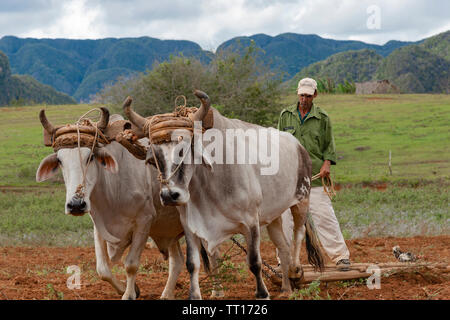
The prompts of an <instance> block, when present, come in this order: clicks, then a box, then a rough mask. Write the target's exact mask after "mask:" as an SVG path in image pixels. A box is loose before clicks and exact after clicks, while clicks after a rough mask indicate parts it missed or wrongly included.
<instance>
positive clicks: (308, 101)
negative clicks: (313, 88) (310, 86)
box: [298, 92, 317, 109]
mask: <svg viewBox="0 0 450 320" xmlns="http://www.w3.org/2000/svg"><path fill="white" fill-rule="evenodd" d="M316 96H317V92H315V93H314V95H310V94H306V93H302V94H299V95H298V101H299V103H300V106H301V107H302V108H303V109H309V108H311V106H312V103H313V100H314V98H315V97H316Z"/></svg>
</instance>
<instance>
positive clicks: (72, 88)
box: [0, 33, 410, 101]
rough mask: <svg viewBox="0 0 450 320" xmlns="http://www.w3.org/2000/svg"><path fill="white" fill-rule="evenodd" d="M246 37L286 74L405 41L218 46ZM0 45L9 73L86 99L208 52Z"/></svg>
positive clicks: (63, 43)
mask: <svg viewBox="0 0 450 320" xmlns="http://www.w3.org/2000/svg"><path fill="white" fill-rule="evenodd" d="M251 40H254V41H255V44H256V46H257V47H259V48H261V49H262V51H263V52H264V54H263V56H262V57H263V60H264V62H265V63H267V64H268V65H270V66H271V68H272V69H273V70H274V71H279V72H283V73H284V74H285V77H286V78H290V77H292V76H293V75H295V74H296V73H297V72H298V71H299V70H300V69H302V68H303V67H305V66H307V65H309V64H311V63H314V62H316V61H319V60H322V59H325V58H327V57H328V56H330V55H332V54H334V53H337V52H342V51H347V50H358V49H366V48H369V49H374V50H375V51H376V52H378V53H379V54H380V55H383V56H385V55H388V54H389V53H390V52H392V51H393V50H394V49H396V48H398V47H401V46H405V45H408V44H410V43H407V42H400V41H389V42H388V43H386V44H385V45H383V46H379V45H373V44H367V43H364V42H361V41H341V40H332V39H324V38H321V37H319V36H316V35H301V34H294V33H285V34H280V35H278V36H275V37H271V36H268V35H264V34H258V35H254V36H251V37H239V38H233V39H231V40H229V41H226V42H224V43H223V44H221V45H220V46H219V47H218V52H221V51H223V50H225V49H231V50H232V49H236V45H237V43H242V44H243V45H247V44H248V43H249V42H250V41H251ZM0 50H1V51H3V52H5V53H6V55H7V56H8V57H9V59H10V63H11V69H12V73H17V74H28V75H31V76H32V77H34V78H35V79H37V80H39V81H40V82H42V83H45V84H48V85H51V86H53V87H54V88H56V89H57V90H59V91H61V92H64V93H67V94H68V95H71V96H73V97H74V98H76V99H77V100H79V101H80V100H84V101H86V100H89V96H90V95H92V94H95V93H96V92H97V91H98V90H99V89H101V88H102V87H103V86H104V85H105V84H108V83H110V82H113V81H114V80H115V79H116V78H117V77H118V76H126V77H127V76H130V75H133V74H135V73H136V72H143V71H145V70H147V69H151V68H152V67H153V65H154V63H155V62H162V61H166V60H168V59H169V57H170V55H178V54H179V53H183V55H184V56H186V57H196V58H198V59H199V60H200V61H202V62H208V61H210V60H211V59H212V58H213V57H214V53H212V52H209V51H205V50H202V48H201V47H200V46H199V45H198V44H196V43H194V42H191V41H184V40H159V39H155V38H149V37H141V38H122V39H115V38H107V39H99V40H69V39H32V38H27V39H22V38H17V37H12V36H6V37H3V38H2V39H0Z"/></svg>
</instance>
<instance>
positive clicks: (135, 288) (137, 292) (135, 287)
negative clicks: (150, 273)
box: [134, 283, 141, 299]
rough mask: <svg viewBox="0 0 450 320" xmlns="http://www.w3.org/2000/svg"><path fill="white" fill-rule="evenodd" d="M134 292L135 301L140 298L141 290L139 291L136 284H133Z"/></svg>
mask: <svg viewBox="0 0 450 320" xmlns="http://www.w3.org/2000/svg"><path fill="white" fill-rule="evenodd" d="M134 291H135V292H136V299H137V298H139V297H140V296H141V289H139V287H138V285H137V283H135V284H134Z"/></svg>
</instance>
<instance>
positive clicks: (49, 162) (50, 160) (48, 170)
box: [36, 153, 59, 182]
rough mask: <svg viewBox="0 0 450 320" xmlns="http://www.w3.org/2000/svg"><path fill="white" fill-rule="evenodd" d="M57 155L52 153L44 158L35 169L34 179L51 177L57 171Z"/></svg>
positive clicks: (40, 179) (41, 179)
mask: <svg viewBox="0 0 450 320" xmlns="http://www.w3.org/2000/svg"><path fill="white" fill-rule="evenodd" d="M58 163H59V161H58V156H57V155H56V153H53V154H51V155H49V156H47V157H45V158H44V160H42V161H41V164H40V165H39V168H38V169H37V171H36V181H37V182H42V181H45V180H47V179H48V178H51V177H53V176H54V175H55V174H56V171H58Z"/></svg>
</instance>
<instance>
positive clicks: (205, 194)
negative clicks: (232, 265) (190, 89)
mask: <svg viewBox="0 0 450 320" xmlns="http://www.w3.org/2000/svg"><path fill="white" fill-rule="evenodd" d="M195 95H196V96H197V97H198V98H199V99H200V100H201V103H202V105H201V107H200V109H199V110H198V111H197V112H196V113H195V115H194V117H193V118H192V119H191V120H193V121H201V120H203V119H204V117H205V116H206V114H207V113H208V111H209V109H210V102H209V97H208V96H207V95H206V94H205V93H203V92H201V91H198V90H196V91H195ZM130 104H131V100H130V103H128V104H124V112H125V114H126V115H127V116H128V118H129V120H130V121H131V122H132V123H133V124H135V125H136V126H137V127H139V128H144V127H145V126H146V122H147V120H146V119H145V118H143V117H141V116H140V115H138V114H137V113H135V112H134V111H133V110H132V109H131V108H130ZM211 109H212V110H213V116H214V125H213V128H214V129H215V130H218V131H219V132H221V133H222V137H226V132H225V131H226V130H227V129H231V128H234V129H242V130H247V129H250V128H251V129H254V130H257V131H258V130H267V128H263V127H260V126H257V125H253V124H249V123H246V122H243V121H240V120H237V119H228V118H226V117H224V116H222V115H221V114H220V113H219V112H218V111H217V110H215V109H214V108H211ZM209 130H211V129H209ZM270 130H275V129H273V128H271V129H270ZM178 132H179V133H180V131H178ZM276 133H279V170H278V172H276V173H275V174H274V175H266V176H264V175H261V169H262V165H261V164H260V163H257V164H214V165H212V162H211V159H210V157H209V156H208V155H207V154H205V153H202V157H203V160H204V163H203V165H196V164H193V163H194V161H193V157H194V155H193V154H192V152H190V151H191V149H192V148H191V147H190V145H191V144H190V142H191V140H189V139H191V135H190V134H186V135H183V134H181V137H180V136H178V137H177V136H176V135H175V136H173V137H172V140H173V142H164V143H162V144H157V145H156V144H155V145H153V148H149V149H148V152H147V160H146V161H147V164H149V165H148V166H147V167H148V168H151V167H152V166H151V165H153V166H154V165H155V164H156V162H157V163H158V167H159V170H161V174H162V179H161V181H162V184H161V190H160V197H161V201H162V202H163V203H164V204H165V205H175V206H177V208H178V210H179V211H180V217H181V222H182V225H183V228H184V231H185V236H186V243H187V261H186V266H187V269H188V271H189V273H190V281H191V287H190V292H189V297H190V298H191V299H201V293H200V288H199V282H198V280H199V279H198V276H199V267H200V250H201V244H202V243H204V244H205V247H206V249H207V252H208V253H212V252H214V251H215V250H216V249H217V246H218V245H219V244H220V243H221V242H223V241H224V240H226V239H229V238H230V236H232V235H233V234H236V233H240V234H243V235H244V237H245V239H246V242H247V248H248V250H247V263H248V265H249V269H250V270H251V272H252V273H253V274H254V275H255V277H256V297H257V298H262V299H266V298H269V293H268V291H267V288H266V286H265V284H264V282H263V279H262V277H261V256H260V226H264V225H267V230H268V233H269V236H270V238H271V240H272V241H273V242H274V244H275V246H276V247H277V249H278V251H279V257H280V260H281V268H282V272H283V280H282V291H284V292H286V293H290V292H291V290H292V289H291V285H290V281H289V277H294V278H295V277H297V276H298V272H299V271H300V270H301V264H300V261H299V251H300V244H301V239H300V229H301V227H302V226H303V225H305V223H306V229H307V233H306V236H307V249H308V259H309V261H310V262H311V263H313V264H314V265H315V266H318V267H319V268H321V267H322V266H323V258H322V255H321V252H320V249H319V248H318V244H317V242H315V241H313V240H314V239H315V238H314V236H313V234H312V229H311V225H310V224H309V219H306V213H307V210H308V204H309V191H310V179H311V160H310V159H309V155H308V153H307V151H306V150H305V149H304V148H303V147H302V146H301V144H300V143H299V142H298V141H297V140H296V139H295V138H294V137H293V136H292V135H290V134H288V133H283V132H279V131H276ZM177 134H178V133H177ZM194 137H195V135H194ZM187 139H188V140H189V141H188V143H189V144H188V146H189V149H188V151H189V153H190V154H189V155H187V154H184V155H183V154H182V153H183V152H185V151H181V150H180V148H179V143H178V142H180V141H184V142H186V140H187ZM233 139H234V138H233ZM237 140H238V143H239V142H241V143H242V142H243V144H244V145H245V137H244V136H242V135H241V136H237ZM239 140H240V141H239ZM177 141H178V142H177ZM262 143H267V142H266V141H263V142H262ZM272 143H276V142H274V141H272ZM193 145H194V147H195V143H194V144H193ZM231 146H233V147H231ZM248 147H249V154H255V153H256V154H258V152H259V150H257V149H258V146H257V145H249V146H248ZM231 148H232V149H231ZM231 152H234V144H233V143H232V142H231V141H229V140H226V141H225V142H224V143H223V154H224V155H227V154H228V155H230V153H231ZM216 153H217V150H216ZM181 157H186V158H184V159H183V161H182V162H181V164H180V166H179V167H178V165H179V163H180V162H179V160H180V158H181ZM188 160H190V161H188ZM235 160H236V159H235ZM234 163H236V162H234ZM150 164H151V165H150ZM204 164H206V165H204ZM288 208H291V212H292V214H293V218H294V248H293V251H292V255H293V258H294V261H293V262H292V258H291V252H290V249H289V245H288V242H287V239H286V238H285V235H284V234H283V231H282V221H281V218H280V215H281V214H282V213H283V212H284V211H285V210H286V209H288Z"/></svg>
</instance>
